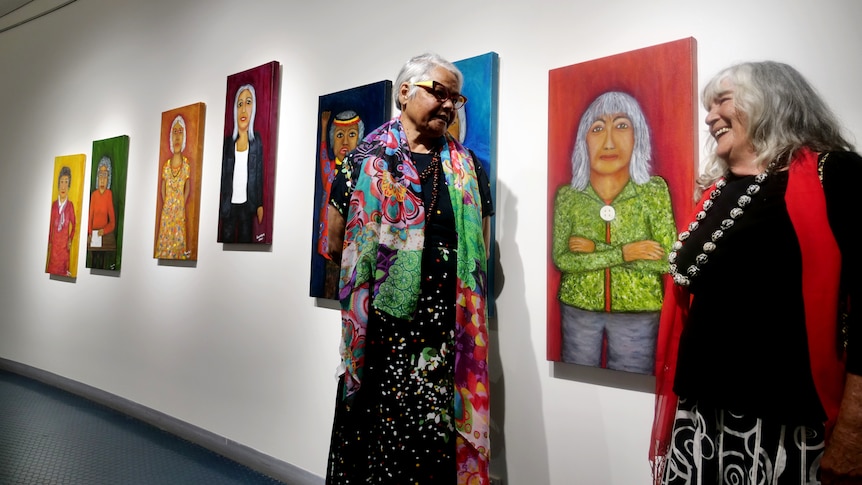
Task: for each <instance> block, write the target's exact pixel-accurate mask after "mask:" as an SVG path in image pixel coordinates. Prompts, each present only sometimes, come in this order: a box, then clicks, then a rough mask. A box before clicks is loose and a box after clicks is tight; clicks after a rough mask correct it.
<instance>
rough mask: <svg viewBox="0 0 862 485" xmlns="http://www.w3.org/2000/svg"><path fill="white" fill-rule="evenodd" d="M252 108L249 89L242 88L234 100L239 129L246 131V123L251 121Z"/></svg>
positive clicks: (252, 98)
mask: <svg viewBox="0 0 862 485" xmlns="http://www.w3.org/2000/svg"><path fill="white" fill-rule="evenodd" d="M253 108H254V97H253V96H252V95H251V91H249V90H248V89H243V90H242V91H241V92H240V93H239V96H238V97H237V101H236V124H237V126H238V127H239V131H241V132H247V131H248V125H249V123H251V113H252V109H253Z"/></svg>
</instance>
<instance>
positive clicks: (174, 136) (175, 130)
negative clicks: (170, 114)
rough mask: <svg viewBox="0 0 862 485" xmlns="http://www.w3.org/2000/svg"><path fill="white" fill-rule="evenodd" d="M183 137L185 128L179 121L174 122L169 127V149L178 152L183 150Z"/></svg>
mask: <svg viewBox="0 0 862 485" xmlns="http://www.w3.org/2000/svg"><path fill="white" fill-rule="evenodd" d="M184 137H185V129H184V128H183V125H181V124H180V123H179V122H176V123H174V126H172V127H171V151H172V152H174V153H180V152H182V151H183V138H184Z"/></svg>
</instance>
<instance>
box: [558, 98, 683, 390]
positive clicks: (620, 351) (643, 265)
mask: <svg viewBox="0 0 862 485" xmlns="http://www.w3.org/2000/svg"><path fill="white" fill-rule="evenodd" d="M651 152H652V150H651V144H650V130H649V126H648V124H647V121H646V118H645V117H644V114H643V112H642V110H641V108H640V105H639V104H638V102H637V101H636V100H635V99H634V98H633V97H632V96H630V95H628V94H626V93H623V92H618V91H611V92H606V93H604V94H602V95H600V96H599V97H597V98H596V99H595V100H594V101H593V102H592V103H591V104H590V106H589V107H588V108H587V110H586V111H585V112H584V114H583V115H582V116H581V119H580V123H579V124H578V131H577V135H576V138H575V145H574V149H573V153H572V181H571V184H570V185H566V186H563V187H560V188H559V189H558V191H557V194H556V197H555V199H554V220H553V243H552V245H553V246H552V251H553V255H552V256H553V261H554V265H555V266H556V267H557V268H558V269H559V270H560V272H561V279H560V287H559V293H558V298H559V300H560V317H561V327H562V328H561V330H562V332H561V333H562V360H563V361H564V362H570V363H574V364H581V365H589V366H594V367H607V368H609V369H614V370H621V371H627V372H636V373H640V374H653V373H654V366H655V343H656V335H657V332H658V322H659V311H660V310H661V304H662V295H663V278H662V277H663V275H664V274H666V273H667V272H668V262H667V254H668V252H669V251H670V247H671V244H672V243H673V241H674V240H675V238H676V226H675V225H674V219H673V211H672V209H671V199H670V193H669V192H668V187H667V183H666V182H665V180H664V179H663V178H661V177H659V176H652V175H651V172H650V170H651Z"/></svg>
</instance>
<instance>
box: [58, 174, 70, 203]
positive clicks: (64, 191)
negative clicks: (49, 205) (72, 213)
mask: <svg viewBox="0 0 862 485" xmlns="http://www.w3.org/2000/svg"><path fill="white" fill-rule="evenodd" d="M69 182H70V180H69V176H68V175H63V176H62V177H60V179H59V181H58V182H57V192H59V194H60V200H66V196H67V195H69Z"/></svg>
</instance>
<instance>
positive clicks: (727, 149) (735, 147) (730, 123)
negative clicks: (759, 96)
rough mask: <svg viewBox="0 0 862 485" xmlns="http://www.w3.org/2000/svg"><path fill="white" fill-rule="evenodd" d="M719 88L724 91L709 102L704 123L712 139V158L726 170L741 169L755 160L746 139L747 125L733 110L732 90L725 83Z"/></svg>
mask: <svg viewBox="0 0 862 485" xmlns="http://www.w3.org/2000/svg"><path fill="white" fill-rule="evenodd" d="M721 86H722V88H724V89H722V90H721V91H720V92H719V93H718V94H717V95H716V96H715V98H714V99H712V100H711V101H710V104H709V113H708V114H707V115H706V120H705V122H706V124H707V126H709V133H710V134H711V135H712V137H713V138H715V144H716V145H715V154H716V155H717V156H718V157H719V158H721V159H722V160H724V161H725V162H726V163H727V165H728V166H730V167H733V166H739V165H744V164H745V163H747V162H750V161H752V160H753V159H754V158H755V157H756V156H757V155H756V153H755V151H754V146H753V145H752V144H751V140H750V139H749V138H748V122H747V120H746V119H745V115H744V114H743V113H741V112H739V111H737V109H736V103H735V101H734V93H733V87H732V86H731V85H730V83H729V82H726V81H723V82H722V83H721Z"/></svg>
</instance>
